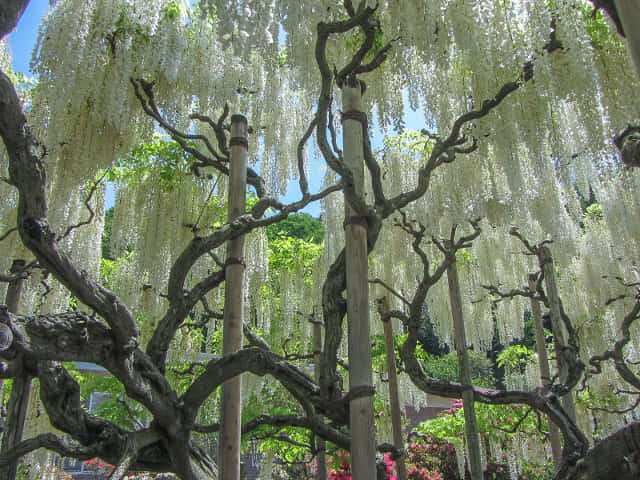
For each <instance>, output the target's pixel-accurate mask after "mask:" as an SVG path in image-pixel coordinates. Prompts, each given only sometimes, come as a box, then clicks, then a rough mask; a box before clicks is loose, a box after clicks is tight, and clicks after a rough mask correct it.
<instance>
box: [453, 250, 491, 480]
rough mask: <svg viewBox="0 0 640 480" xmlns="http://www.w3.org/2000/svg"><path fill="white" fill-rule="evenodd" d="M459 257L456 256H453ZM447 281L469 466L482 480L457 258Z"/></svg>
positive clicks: (473, 476) (476, 478)
mask: <svg viewBox="0 0 640 480" xmlns="http://www.w3.org/2000/svg"><path fill="white" fill-rule="evenodd" d="M445 246H446V248H447V249H449V250H450V251H452V250H451V249H452V245H451V242H450V241H447V242H446V245H445ZM453 255H455V253H453ZM447 280H448V282H449V299H450V301H451V314H452V315H453V333H454V339H455V344H456V352H457V354H458V367H459V369H460V383H461V384H462V388H463V390H462V401H463V408H464V431H465V436H466V437H467V451H468V455H469V467H470V468H471V479H472V480H482V478H483V475H482V459H481V457H480V434H479V432H478V420H477V419H476V409H475V405H474V400H473V385H472V383H471V364H470V362H469V353H468V352H467V338H466V334H465V331H464V318H463V316H462V295H461V294H460V283H459V281H458V266H457V265H456V259H455V258H453V261H452V262H451V264H450V265H449V268H447Z"/></svg>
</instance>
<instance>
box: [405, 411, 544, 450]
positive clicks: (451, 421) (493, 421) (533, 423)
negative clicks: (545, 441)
mask: <svg viewBox="0 0 640 480" xmlns="http://www.w3.org/2000/svg"><path fill="white" fill-rule="evenodd" d="M461 407H462V402H461V401H459V403H454V404H453V406H452V408H450V409H447V410H445V411H443V412H442V413H441V414H440V415H439V416H438V417H436V418H434V419H432V420H427V421H425V422H422V423H421V424H420V425H419V426H418V428H417V431H418V432H420V433H424V434H426V435H432V436H434V437H437V438H441V439H444V440H447V441H448V442H451V443H454V444H457V445H460V442H461V439H462V438H464V410H463V408H461ZM475 410H476V419H477V421H478V431H479V432H480V434H481V435H482V436H483V437H486V438H489V439H491V440H493V441H495V442H498V443H502V442H504V441H505V440H506V439H507V438H508V436H509V433H508V432H506V431H505V430H507V431H510V430H513V429H514V428H515V427H516V424H518V422H519V421H520V420H521V419H522V417H523V416H524V415H525V414H526V413H527V411H528V410H529V408H528V407H526V406H523V405H489V404H486V403H476V404H475ZM519 431H523V432H526V433H528V434H530V435H533V436H538V437H540V438H542V434H541V433H540V432H539V431H538V428H537V420H536V415H534V414H531V413H529V414H528V415H527V416H526V418H525V419H524V420H523V421H522V422H521V423H520V425H519Z"/></svg>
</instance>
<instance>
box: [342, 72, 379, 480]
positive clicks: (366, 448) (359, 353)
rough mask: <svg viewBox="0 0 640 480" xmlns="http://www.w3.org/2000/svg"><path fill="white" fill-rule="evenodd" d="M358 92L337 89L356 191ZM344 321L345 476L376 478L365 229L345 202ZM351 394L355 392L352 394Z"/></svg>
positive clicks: (354, 87)
mask: <svg viewBox="0 0 640 480" xmlns="http://www.w3.org/2000/svg"><path fill="white" fill-rule="evenodd" d="M361 103H362V90H361V84H360V82H359V81H358V80H357V79H355V78H354V79H352V80H350V81H349V82H348V85H345V86H344V87H343V88H342V108H343V111H344V117H343V150H344V161H345V164H346V166H347V168H348V169H349V170H350V172H351V174H352V175H353V185H354V188H355V191H356V193H357V194H358V195H359V196H360V197H361V198H362V197H363V195H362V192H363V189H364V170H363V169H364V150H363V135H364V134H366V132H363V131H362V123H361V122H360V120H359V119H358V118H357V116H358V115H359V114H361V110H362V107H361ZM345 204H346V205H345V207H346V209H345V217H346V218H345V242H346V277H347V317H348V324H349V389H350V391H351V393H352V394H354V396H352V399H351V401H350V402H349V422H350V426H351V472H352V478H353V480H371V479H373V478H376V448H375V447H376V446H375V424H374V421H373V416H374V411H373V396H372V395H371V392H372V391H373V379H372V377H373V375H372V371H371V326H370V323H369V284H368V281H367V280H368V265H367V260H368V252H367V227H366V221H362V219H361V218H359V217H358V216H357V215H358V214H357V212H356V211H355V210H354V209H353V208H352V206H351V205H349V202H348V201H347V202H345ZM356 392H359V393H358V394H357V395H355V393H356Z"/></svg>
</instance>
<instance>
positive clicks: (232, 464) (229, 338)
mask: <svg viewBox="0 0 640 480" xmlns="http://www.w3.org/2000/svg"><path fill="white" fill-rule="evenodd" d="M230 145H231V149H230V150H231V158H230V165H229V213H228V220H229V222H231V221H233V220H235V219H236V218H238V217H239V216H240V215H242V214H244V213H245V207H246V185H247V157H248V124H247V119H246V118H245V117H243V116H242V115H233V116H232V117H231V142H230ZM223 321H224V325H223V335H222V353H223V354H224V355H228V354H230V353H234V352H236V351H238V350H240V348H242V324H243V321H244V236H239V237H237V238H234V239H233V240H231V241H230V242H229V244H228V247H227V260H226V263H225V291H224V320H223ZM241 408H242V377H241V376H240V375H238V376H237V377H234V378H232V379H231V380H227V381H226V382H225V383H224V384H223V385H222V401H221V409H220V411H221V420H220V423H221V429H220V442H219V443H220V446H219V455H218V463H219V466H220V478H221V479H222V480H238V479H239V478H240V437H241V427H242V426H241V421H242V419H241V414H242V411H241Z"/></svg>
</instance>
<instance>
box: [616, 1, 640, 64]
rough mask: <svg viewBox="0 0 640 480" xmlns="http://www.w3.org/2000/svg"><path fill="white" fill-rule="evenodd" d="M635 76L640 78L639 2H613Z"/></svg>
mask: <svg viewBox="0 0 640 480" xmlns="http://www.w3.org/2000/svg"><path fill="white" fill-rule="evenodd" d="M614 4H615V6H616V10H617V11H618V15H619V17H620V23H622V28H624V34H625V36H626V38H627V46H628V47H629V52H630V53H631V58H632V60H633V64H634V65H635V67H636V74H637V75H638V76H640V0H615V1H614Z"/></svg>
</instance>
